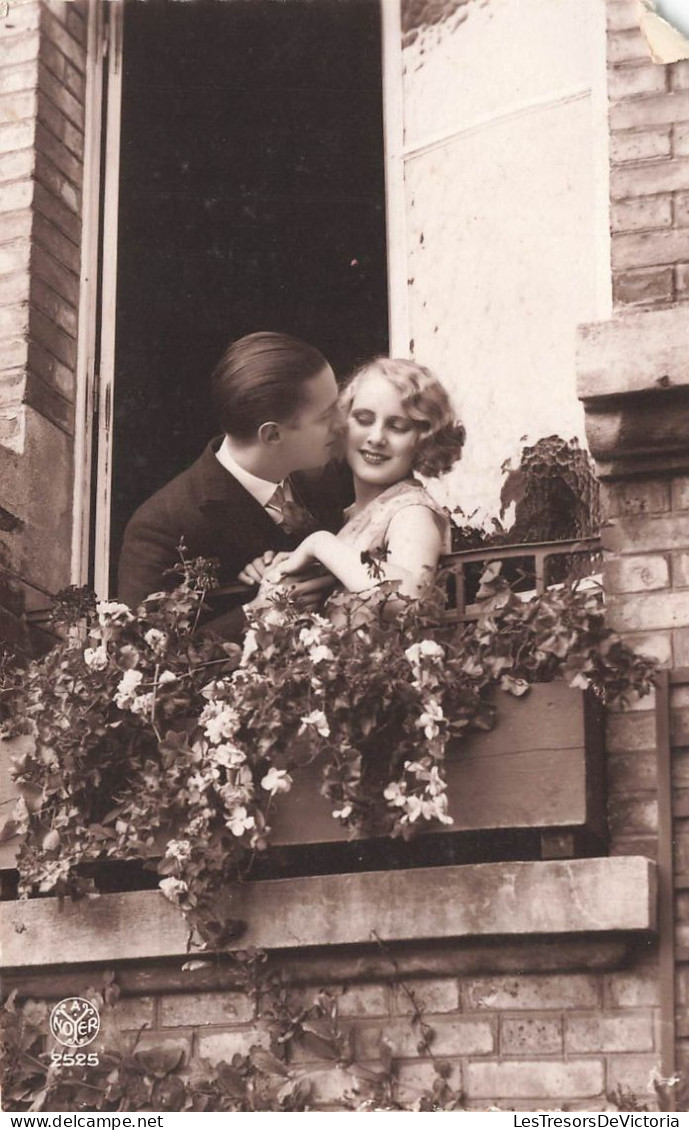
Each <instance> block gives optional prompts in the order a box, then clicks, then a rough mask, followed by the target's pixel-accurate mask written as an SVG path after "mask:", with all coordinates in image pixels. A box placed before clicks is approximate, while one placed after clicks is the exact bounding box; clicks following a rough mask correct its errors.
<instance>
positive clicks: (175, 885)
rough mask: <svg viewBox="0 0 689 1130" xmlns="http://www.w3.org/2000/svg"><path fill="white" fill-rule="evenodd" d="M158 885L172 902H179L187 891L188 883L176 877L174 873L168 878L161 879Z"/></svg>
mask: <svg viewBox="0 0 689 1130" xmlns="http://www.w3.org/2000/svg"><path fill="white" fill-rule="evenodd" d="M158 886H159V887H160V890H161V891H162V893H163V894H164V895H165V898H166V899H169V900H170V902H179V899H180V897H181V896H182V895H185V894H186V893H187V884H186V883H183V882H182V880H181V879H175V878H174V876H173V875H170V876H168V878H167V879H161V880H160V882H159V883H158Z"/></svg>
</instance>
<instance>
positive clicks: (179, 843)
mask: <svg viewBox="0 0 689 1130" xmlns="http://www.w3.org/2000/svg"><path fill="white" fill-rule="evenodd" d="M165 854H166V856H168V857H169V858H170V859H178V860H179V861H180V863H184V862H185V861H186V860H187V859H189V856H190V855H191V844H190V842H189V840H170V842H169V843H168V845H167V847H166V849H165Z"/></svg>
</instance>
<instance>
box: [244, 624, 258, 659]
mask: <svg viewBox="0 0 689 1130" xmlns="http://www.w3.org/2000/svg"><path fill="white" fill-rule="evenodd" d="M255 651H258V638H257V636H256V629H255V628H249V630H248V632H247V633H246V635H245V636H244V647H243V649H242V658H241V660H240V664H241V666H242V667H245V666H246V664H247V663H248V661H249V660H250V659H251V656H252V655H253V654H254V652H255Z"/></svg>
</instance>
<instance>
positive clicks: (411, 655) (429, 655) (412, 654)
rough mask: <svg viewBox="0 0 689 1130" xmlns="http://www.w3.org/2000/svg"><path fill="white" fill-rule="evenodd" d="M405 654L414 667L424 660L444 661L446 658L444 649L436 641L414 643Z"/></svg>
mask: <svg viewBox="0 0 689 1130" xmlns="http://www.w3.org/2000/svg"><path fill="white" fill-rule="evenodd" d="M404 654H405V655H406V657H407V659H408V660H409V662H410V663H411V665H412V666H413V667H416V666H418V665H419V663H420V662H421V660H422V658H426V659H443V658H444V657H445V651H444V649H443V648H442V647H441V646H440V644H439V643H436V642H435V640H421V642H420V643H413V644H412V645H411V647H408V648H407V650H406V651H405V653H404Z"/></svg>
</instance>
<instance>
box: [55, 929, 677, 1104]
mask: <svg viewBox="0 0 689 1130" xmlns="http://www.w3.org/2000/svg"><path fill="white" fill-rule="evenodd" d="M429 952H430V951H429ZM510 959H511V960H512V961H513V963H514V973H513V974H511V975H505V974H501V975H499V976H494V975H481V976H478V977H477V976H460V977H444V978H428V979H427V978H421V977H405V978H404V979H403V980H389V979H383V978H381V979H379V980H377V981H369V982H361V983H354V984H350V983H347V984H343V983H339V984H338V983H334V984H331V985H326V987H327V988H328V990H329V991H330V992H332V993H333V995H335V996H336V997H337V999H338V1003H339V1016H340V1026H341V1028H342V1029H343V1030H344V1031H347V1032H349V1034H350V1038H351V1047H352V1048H353V1052H354V1061H353V1062H352V1063H351V1064H344V1065H343V1064H340V1065H337V1066H336V1065H335V1064H333V1063H332V1061H328V1060H327V1059H325V1060H324V1059H323V1058H319V1057H318V1055H317V1054H315V1053H314V1052H313V1051H312V1050H309V1048H308V1047H306V1046H304V1045H303V1044H301V1043H300V1042H299V1041H298V1040H297V1041H296V1043H294V1044H292V1045H291V1061H292V1063H293V1065H294V1070H295V1072H296V1073H298V1074H299V1075H301V1076H303V1077H304V1078H306V1079H308V1080H309V1081H310V1083H311V1085H312V1089H313V1102H314V1104H315V1105H316V1106H327V1107H330V1108H336V1109H337V1108H341V1105H342V1101H343V1098H344V1096H345V1094H346V1093H347V1092H350V1093H357V1092H359V1093H360V1095H361V1097H365V1094H366V1089H365V1082H362V1078H363V1076H364V1075H365V1073H366V1072H369V1073H370V1071H371V1070H373V1071H376V1070H378V1071H380V1070H381V1068H382V1062H381V1053H382V1051H383V1050H384V1046H385V1045H386V1046H387V1047H389V1048H390V1049H391V1050H392V1055H393V1057H394V1060H395V1065H396V1073H397V1077H398V1091H397V1097H398V1099H399V1101H400V1102H402V1103H403V1104H404V1106H405V1107H406V1108H408V1109H413V1106H414V1103H416V1102H418V1101H419V1100H420V1098H421V1096H422V1094H423V1093H424V1091H428V1090H429V1089H430V1087H431V1085H432V1083H433V1079H434V1075H435V1069H434V1063H435V1062H436V1061H438V1062H440V1061H445V1062H447V1063H448V1065H449V1067H450V1082H451V1083H452V1085H453V1087H455V1088H456V1089H457V1090H460V1091H461V1092H462V1093H463V1096H464V1099H463V1101H464V1104H465V1105H466V1106H467V1107H468V1108H469V1109H476V1110H485V1109H486V1108H487V1107H489V1106H497V1107H502V1108H503V1109H526V1110H530V1109H546V1110H547V1109H557V1108H562V1106H563V1104H566V1106H567V1107H569V1106H570V1105H571V1104H580V1107H581V1108H585V1109H589V1110H591V1109H592V1110H596V1109H604V1108H606V1107H607V1106H608V1104H609V1103H610V1102H611V1100H613V1101H614V1093H615V1091H616V1089H617V1087H618V1085H621V1086H622V1087H623V1088H624V1091H625V1092H626V1093H627V1094H635V1095H636V1096H637V1098H638V1099H639V1100H640V1101H643V1102H645V1103H647V1104H648V1105H649V1107H650V1108H654V1102H655V1100H654V1095H653V1093H652V1082H651V1079H652V1073H653V1071H654V1070H656V1069H657V1066H658V1022H659V1011H658V994H657V987H656V985H655V978H654V976H653V974H652V972H651V971H650V969H647V968H646V967H645V966H643V965H641V966H640V972H639V974H638V975H637V974H635V973H633V972H630V971H626V972H606V971H599V972H595V973H578V972H568V973H560V974H554V973H552V972H551V973H531V974H523V973H521V972H520V969H519V967H520V964H522V963H523V956H522V957H521V958H520V956H519V954H518V952H517V950H516V949H514V950H513V951H511V950H510V947H509V945H508V946H506V947H505V952H504V953H503V960H507V962H508V963H509V961H510ZM167 975H168V976H170V967H169V966H167ZM92 976H93V975H92V974H91V973H87V974H82V975H81V978H82V980H81V981H80V980H79V976H78V975H75V980H74V992H83V991H85V988H86V984H87V983H88V981H87V980H86V979H88V978H89V977H92ZM134 976H135V974H134ZM176 976H177V981H178V982H179V981H182V982H183V980H184V976H185V974H184V973H180V972H179V971H178V973H177V975H176ZM150 977H151V969H150V967H149V969H148V970H147V971H143V972H142V974H141V979H142V985H143V984H144V983H145V980H146V978H150ZM130 979H131V974H130ZM191 979H192V980H193V977H192V978H191ZM172 980H174V974H173V975H172ZM316 991H317V989H316V987H315V986H314V987H313V988H309V987H294V988H293V990H292V991H291V997H290V1006H291V1008H292V1009H293V1011H294V1012H296V1011H297V1010H298V1009H299V1008H301V1007H304V1006H308V1005H309V1004H311V1003H312V1002H313V1000H314V997H315V993H316ZM419 1011H420V1013H421V1015H422V1020H423V1023H424V1024H425V1025H428V1028H427V1029H426V1030H425V1033H426V1039H427V1041H428V1046H426V1047H424V1046H423V1041H422V1033H421V1028H420V1026H419V1022H418V1013H419ZM115 1032H120V1033H121V1032H125V1033H127V1034H128V1035H129V1037H130V1038H132V1039H134V1038H135V1036H136V1035H138V1034H139V1033H141V1035H140V1036H139V1045H138V1046H139V1047H151V1046H162V1047H167V1048H174V1049H179V1050H181V1051H183V1052H184V1055H185V1059H186V1061H187V1062H191V1061H196V1060H199V1059H200V1060H203V1061H205V1062H206V1063H207V1064H210V1065H213V1064H219V1063H221V1062H223V1061H225V1062H230V1061H231V1059H232V1057H233V1056H234V1055H246V1054H248V1053H249V1051H250V1049H251V1048H252V1047H269V1046H270V1033H269V1030H268V1021H267V1019H265V1018H261V1017H260V1016H259V1017H258V1018H257V1015H256V1007H255V1004H254V1002H253V1000H252V999H251V998H250V996H249V995H248V994H245V993H242V992H239V991H237V990H231V991H218V990H216V991H214V992H196V991H187V992H184V991H177V992H172V991H168V992H163V993H156V994H152V993H150V992H145V991H142V993H141V995H139V996H126V997H123V998H121V999H120V1001H119V1002H118V1003H117V1004H116V1005H115V1007H114V1009H112V1010H109V1009H108V1010H106V1012H105V1013H104V1016H103V1033H104V1037H105V1041H106V1042H107V1039H109V1038H112V1036H113V1034H114V1033H115ZM362 1067H363V1068H364V1071H363V1072H361V1068H362Z"/></svg>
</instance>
